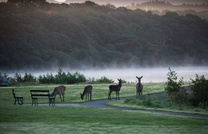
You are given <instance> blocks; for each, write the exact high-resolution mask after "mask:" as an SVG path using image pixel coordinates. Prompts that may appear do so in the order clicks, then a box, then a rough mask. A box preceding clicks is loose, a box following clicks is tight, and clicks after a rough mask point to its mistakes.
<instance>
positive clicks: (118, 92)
mask: <svg viewBox="0 0 208 134" xmlns="http://www.w3.org/2000/svg"><path fill="white" fill-rule="evenodd" d="M118 100H120V98H119V91H118Z"/></svg>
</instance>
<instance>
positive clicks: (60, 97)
mask: <svg viewBox="0 0 208 134" xmlns="http://www.w3.org/2000/svg"><path fill="white" fill-rule="evenodd" d="M59 96H60V99H61V94H59ZM61 102H62V99H61Z"/></svg>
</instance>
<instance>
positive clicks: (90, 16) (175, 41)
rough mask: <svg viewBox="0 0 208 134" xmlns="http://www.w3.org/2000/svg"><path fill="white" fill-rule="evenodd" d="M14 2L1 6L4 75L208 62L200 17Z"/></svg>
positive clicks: (205, 26) (207, 38) (207, 39)
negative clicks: (21, 71) (13, 71)
mask: <svg viewBox="0 0 208 134" xmlns="http://www.w3.org/2000/svg"><path fill="white" fill-rule="evenodd" d="M9 1H10V2H7V3H0V29H1V30H0V67H1V69H4V70H10V69H25V68H32V69H41V68H51V67H54V66H56V67H58V68H61V67H66V66H67V67H71V68H78V67H94V66H99V67H103V66H112V65H117V66H131V65H140V66H146V65H148V66H153V65H184V64H192V65H207V63H208V58H207V57H208V45H207V44H208V34H207V33H208V23H207V21H206V20H203V19H200V18H199V17H197V16H194V15H186V16H179V15H177V14H176V13H172V12H168V13H166V14H165V15H164V16H158V15H154V14H152V13H151V12H145V11H142V10H128V9H126V8H123V7H120V8H115V7H114V8H112V6H109V5H106V6H99V5H97V4H96V3H94V2H89V1H88V2H85V3H82V4H71V5H67V4H52V3H47V2H44V3H43V4H38V5H37V4H36V3H30V4H15V3H14V2H11V1H24V0H9ZM31 1H32V0H31ZM34 1H35V0H34ZM37 1H45V0H37Z"/></svg>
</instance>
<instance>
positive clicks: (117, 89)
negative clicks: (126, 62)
mask: <svg viewBox="0 0 208 134" xmlns="http://www.w3.org/2000/svg"><path fill="white" fill-rule="evenodd" d="M118 81H119V83H118V85H110V86H109V90H110V91H109V94H108V99H111V93H112V92H113V91H115V92H116V100H117V99H118V100H119V91H120V90H121V86H122V80H121V79H118Z"/></svg>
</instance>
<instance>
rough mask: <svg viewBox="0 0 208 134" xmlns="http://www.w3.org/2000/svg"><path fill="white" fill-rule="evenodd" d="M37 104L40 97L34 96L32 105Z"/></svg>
mask: <svg viewBox="0 0 208 134" xmlns="http://www.w3.org/2000/svg"><path fill="white" fill-rule="evenodd" d="M33 104H34V105H35V106H37V105H38V98H32V105H33Z"/></svg>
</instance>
